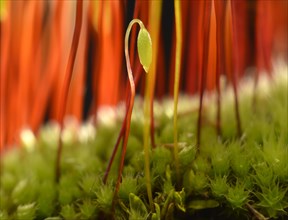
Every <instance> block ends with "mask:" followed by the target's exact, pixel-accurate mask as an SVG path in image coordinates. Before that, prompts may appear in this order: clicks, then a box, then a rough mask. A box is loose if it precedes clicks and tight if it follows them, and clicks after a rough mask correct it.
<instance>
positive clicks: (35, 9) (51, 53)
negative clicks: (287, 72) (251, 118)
mask: <svg viewBox="0 0 288 220" xmlns="http://www.w3.org/2000/svg"><path fill="white" fill-rule="evenodd" d="M76 3H77V0H66V1H60V0H59V1H58V0H49V1H47V0H17V1H16V0H0V25H1V33H0V40H1V43H0V45H1V48H0V52H1V57H0V61H1V67H0V70H1V94H0V98H1V100H0V101H1V112H0V116H1V132H0V133H1V146H0V149H4V148H5V149H6V148H7V149H8V148H9V146H13V144H14V143H16V142H17V139H18V136H19V132H20V131H21V130H22V129H23V128H30V129H32V130H33V131H34V132H37V130H38V129H39V127H40V126H41V125H42V124H43V123H45V122H47V121H50V120H56V121H59V120H60V119H59V114H58V112H59V109H60V108H63V106H64V105H63V103H61V99H60V97H61V95H60V94H61V92H62V90H63V88H65V87H64V86H63V85H64V84H68V85H69V93H68V98H67V100H65V102H66V109H65V114H66V115H72V116H73V117H75V118H76V119H77V120H78V121H79V122H82V121H83V120H85V119H87V118H88V117H90V116H92V115H94V114H95V112H96V111H97V109H98V108H99V107H101V106H104V105H109V106H116V105H117V104H118V103H119V102H121V101H124V100H125V97H126V90H127V89H126V87H127V71H126V66H125V59H124V36H125V31H126V28H127V26H128V24H129V22H130V21H131V20H132V19H133V18H139V19H141V20H142V21H143V23H144V25H145V26H146V28H147V30H148V31H149V32H150V34H151V38H152V43H153V61H152V67H151V71H150V72H151V73H149V74H152V75H154V76H155V85H156V86H155V88H152V90H153V91H152V93H153V94H155V98H157V99H161V98H162V97H165V96H169V95H172V94H173V83H174V68H175V42H176V36H175V21H174V20H175V19H174V17H175V15H174V2H173V1H172V0H165V1H164V0H163V1H162V0H158V1H146V0H145V1H144V0H143V1H141V0H134V1H133V0H131V1H130V0H111V1H109V0H105V1H104V0H103V1H101V0H84V1H83V9H82V12H83V13H82V25H81V30H80V40H79V44H78V47H77V54H76V59H75V62H74V65H73V74H72V79H71V81H70V82H66V81H65V73H66V68H67V63H68V57H69V53H70V49H71V44H72V38H73V33H74V31H75V19H76ZM287 11H288V1H287V0H274V1H272V0H271V1H270V0H255V1H249V0H241V1H240V0H231V1H229V0H227V1H226V0H223V1H222V0H220V1H213V0H211V1H210V0H209V1H197V0H192V1H184V0H183V1H181V17H182V30H183V39H182V42H183V48H182V59H181V80H180V90H181V92H183V93H186V94H191V95H197V94H199V91H200V89H201V85H204V87H205V88H204V89H205V90H206V91H214V90H215V88H216V87H217V85H218V84H219V78H220V76H224V77H226V79H227V82H228V83H229V82H231V81H232V79H233V78H234V79H235V82H236V83H237V82H238V80H240V79H241V77H243V76H245V74H246V72H247V69H248V68H253V69H254V72H253V74H254V76H253V77H254V78H255V81H257V78H258V76H259V74H263V73H264V74H268V75H271V73H272V72H273V65H272V64H273V60H278V59H281V60H284V62H286V63H287V59H288V43H287V39H288V36H287V27H288V17H287ZM206 26H208V28H209V32H205V27H206ZM77 31H79V30H77ZM137 33H138V27H135V28H133V31H132V33H131V36H130V57H131V65H132V69H133V72H134V76H135V81H136V82H137V87H136V88H137V93H138V94H143V93H144V88H145V85H144V84H145V80H144V75H145V74H144V73H143V72H144V71H143V69H142V67H141V65H140V63H139V59H138V56H137V48H136V46H135V44H136V38H137ZM205 39H206V40H205ZM207 39H208V41H207ZM205 48H206V49H207V51H208V53H205V50H206V49H205ZM205 54H206V57H205ZM206 58H207V63H206V65H207V72H206V73H205V74H206V77H205V78H204V79H206V80H205V83H203V84H201V80H203V74H204V72H203V66H204V65H205V64H203V63H205V62H204V60H205V59H206ZM204 69H205V68H204ZM142 73H143V74H142ZM4 146H5V147H4Z"/></svg>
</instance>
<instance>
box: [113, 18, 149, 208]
mask: <svg viewBox="0 0 288 220" xmlns="http://www.w3.org/2000/svg"><path fill="white" fill-rule="evenodd" d="M135 23H138V24H139V25H140V28H145V27H144V25H143V23H142V22H141V21H140V20H139V19H133V20H132V21H131V22H130V23H129V25H128V28H127V30H126V34H125V58H126V66H127V72H128V79H129V83H130V99H129V104H128V106H127V113H126V115H127V118H126V126H125V134H124V139H123V147H122V152H121V159H120V166H119V171H118V178H117V182H116V187H115V194H114V199H113V206H112V208H114V203H115V198H116V196H117V194H118V192H119V187H120V182H121V176H122V172H123V168H124V159H125V154H126V150H127V143H128V135H129V132H130V125H131V116H132V110H133V105H134V98H135V83H134V79H133V74H132V69H131V64H130V58H129V49H128V45H129V35H130V32H131V29H132V26H133V24H135ZM144 151H145V175H146V182H147V194H148V199H149V203H150V205H151V204H152V208H153V199H152V190H151V181H150V166H149V149H148V163H147V149H144ZM148 174H149V175H148ZM152 210H153V209H152Z"/></svg>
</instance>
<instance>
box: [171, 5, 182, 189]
mask: <svg viewBox="0 0 288 220" xmlns="http://www.w3.org/2000/svg"><path fill="white" fill-rule="evenodd" d="M180 4H181V2H180V1H176V0H175V1H174V7H175V22H176V55H175V81H174V110H173V112H174V117H173V119H174V120H173V126H174V132H173V136H174V151H173V152H174V160H175V168H176V178H177V181H176V182H177V186H179V181H180V170H179V158H178V117H177V113H178V96H179V81H180V67H181V51H182V20H181V19H182V18H181V5H180Z"/></svg>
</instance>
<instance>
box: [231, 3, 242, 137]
mask: <svg viewBox="0 0 288 220" xmlns="http://www.w3.org/2000/svg"><path fill="white" fill-rule="evenodd" d="M228 4H229V6H230V10H229V12H230V13H231V18H232V39H233V45H234V48H233V55H232V59H233V64H234V71H233V73H232V86H233V92H234V97H235V117H236V123H237V135H238V137H241V134H242V128H241V120H240V112H239V102H238V89H237V77H238V74H239V71H240V68H239V59H238V53H239V49H238V38H237V23H236V8H235V7H236V5H235V2H233V1H229V2H228Z"/></svg>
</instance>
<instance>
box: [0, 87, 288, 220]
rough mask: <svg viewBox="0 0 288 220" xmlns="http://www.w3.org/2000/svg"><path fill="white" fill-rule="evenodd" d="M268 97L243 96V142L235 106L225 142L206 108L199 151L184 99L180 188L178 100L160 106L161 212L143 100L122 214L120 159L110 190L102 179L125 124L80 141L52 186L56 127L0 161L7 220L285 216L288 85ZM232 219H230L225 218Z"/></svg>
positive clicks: (157, 167)
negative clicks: (175, 151) (146, 144)
mask: <svg viewBox="0 0 288 220" xmlns="http://www.w3.org/2000/svg"><path fill="white" fill-rule="evenodd" d="M268 94H269V97H267V96H264V95H261V94H258V96H257V102H256V103H257V104H256V105H255V106H254V107H253V106H252V105H251V100H252V98H251V96H247V97H241V99H240V106H241V109H240V110H241V119H242V122H243V131H244V133H243V135H242V137H241V138H237V137H236V136H235V134H236V127H235V119H234V112H233V111H232V110H231V109H233V105H232V102H231V101H229V99H227V100H226V99H225V97H223V103H222V104H223V108H222V116H223V120H222V121H223V126H222V130H223V136H222V138H220V139H219V138H218V137H216V132H215V127H214V125H213V121H211V120H214V119H213V117H212V116H213V114H212V112H213V109H210V108H207V109H206V108H205V114H206V116H207V117H205V123H203V132H202V133H203V135H202V139H203V141H202V145H201V147H200V151H199V152H196V146H195V143H196V141H195V139H196V137H195V134H196V126H195V124H196V119H197V113H196V112H195V111H188V112H187V106H189V103H190V102H191V99H189V98H187V97H180V100H179V103H182V104H183V105H182V104H181V105H179V121H178V127H179V130H178V134H179V163H180V164H179V165H180V173H181V179H180V181H179V183H178V184H179V185H177V184H176V182H177V181H176V172H175V164H174V159H173V156H172V147H173V126H172V114H170V113H169V109H168V107H167V106H169V105H170V106H171V104H172V102H171V100H164V101H162V105H157V104H156V105H157V114H155V125H156V126H155V134H156V144H157V147H156V148H153V149H151V151H150V158H151V161H150V169H151V174H152V189H153V199H154V203H155V206H154V208H155V210H154V211H153V210H151V209H150V206H149V205H148V197H147V192H146V185H145V178H144V154H143V150H142V149H143V112H142V111H141V110H140V109H141V108H142V107H141V104H140V103H141V101H140V102H138V100H137V99H136V104H135V110H134V113H133V116H132V124H131V134H130V136H129V142H128V150H127V157H126V159H125V164H124V171H123V175H122V184H121V186H120V190H119V194H118V195H117V197H116V200H115V201H116V202H115V207H113V203H112V200H113V197H114V190H115V182H116V178H117V172H118V165H119V158H118V157H119V156H118V155H116V160H115V161H114V164H113V166H112V172H111V173H110V174H109V178H108V184H107V185H104V184H103V183H102V178H103V175H104V171H105V168H106V166H107V164H108V159H109V156H110V154H111V152H112V150H113V147H114V144H115V141H116V138H117V135H118V132H119V127H120V123H119V124H117V123H112V124H111V123H109V124H105V123H104V122H102V123H99V124H98V125H97V127H96V128H95V129H94V130H93V131H94V135H92V136H91V137H90V139H89V140H88V139H87V138H86V139H84V138H80V137H79V138H78V139H77V138H74V139H73V141H71V140H70V141H69V143H68V142H67V143H66V144H65V143H64V146H63V157H62V158H61V169H62V177H61V179H60V183H59V185H56V184H55V183H54V179H55V176H54V171H55V166H54V165H55V158H56V156H55V155H56V149H57V146H56V145H57V136H58V135H59V133H57V129H56V127H57V126H56V127H55V126H52V125H51V124H50V125H47V126H46V127H43V128H42V129H41V131H40V132H39V135H38V137H37V139H36V142H35V143H34V145H35V146H34V147H32V148H25V147H22V148H18V149H14V150H11V151H9V152H7V153H6V154H5V155H4V156H3V157H2V158H1V165H2V170H1V189H0V202H1V208H0V218H1V219H24V218H25V219H27V218H29V219H45V218H46V219H61V218H64V219H96V218H98V217H99V216H100V217H104V218H107V219H109V218H110V217H111V216H112V215H113V213H114V215H115V216H117V218H119V219H127V218H130V219H133V218H134V217H135V218H136V217H137V218H138V217H139V218H143V219H146V218H147V217H148V219H149V218H151V219H163V218H166V219H169V218H170V219H172V218H174V219H183V218H186V219H187V218H188V219H190V218H193V217H195V216H196V217H197V216H198V217H197V218H198V219H211V218H212V217H211V216H214V217H215V218H222V219H225V218H228V219H229V218H230V219H231V218H234V217H235V218H238V219H239V218H242V217H243V216H247V215H248V217H249V218H253V217H252V216H253V215H254V214H253V213H252V212H250V211H249V210H250V209H249V210H248V208H247V204H248V203H249V204H250V205H251V207H252V208H253V209H255V211H256V210H257V211H258V212H260V213H261V214H262V215H264V216H265V217H272V218H281V217H283V216H285V215H287V209H288V193H287V187H288V164H287V158H288V144H287V143H288V132H287V85H284V84H282V86H280V85H277V86H272V87H271V88H270V90H269V93H268ZM223 95H224V94H223ZM161 106H162V107H161ZM182 106H183V107H182ZM171 107H172V106H171ZM138 108H139V110H138ZM210 110H211V112H210ZM211 115H212V116H211ZM117 122H120V120H119V121H117ZM58 132H59V130H58ZM55 136H56V138H55ZM120 148H121V147H120ZM117 158H118V159H117ZM112 210H113V211H112ZM207 210H209V212H208V211H207ZM236 210H237V211H236ZM205 211H207V212H205ZM203 213H205V214H203ZM207 213H211V216H210V217H211V218H210V217H209V214H207ZM231 213H232V217H231V215H230V216H229V217H227V216H228V214H231ZM236 213H237V214H236ZM236 215H239V216H240V217H239V216H238V217H237V216H236ZM283 218H284V217H283ZM212 219H213V218H212Z"/></svg>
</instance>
